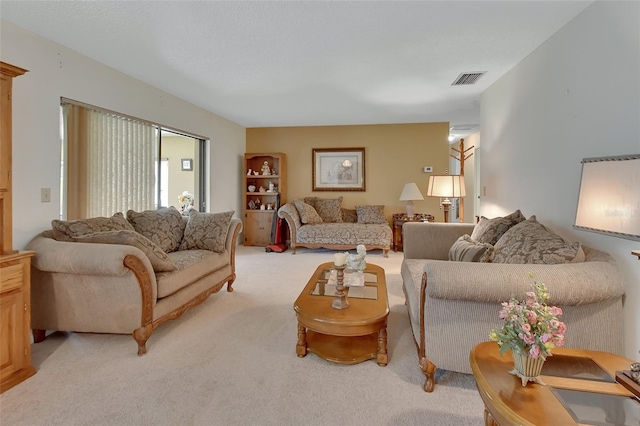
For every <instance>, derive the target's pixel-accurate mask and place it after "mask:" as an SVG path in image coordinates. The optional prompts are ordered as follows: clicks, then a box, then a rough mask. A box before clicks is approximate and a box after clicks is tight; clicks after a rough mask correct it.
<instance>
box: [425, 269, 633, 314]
mask: <svg viewBox="0 0 640 426" xmlns="http://www.w3.org/2000/svg"><path fill="white" fill-rule="evenodd" d="M424 274H426V296H427V297H430V298H434V299H447V300H465V301H474V302H483V303H501V302H506V301H508V300H509V298H510V297H511V296H512V295H514V296H515V297H516V298H518V299H520V300H523V299H524V297H525V292H527V291H529V290H531V287H530V285H531V283H532V282H533V280H535V281H538V282H542V283H545V284H546V285H547V287H548V289H549V303H550V304H554V305H558V306H560V307H562V306H563V305H569V306H576V305H586V304H590V303H597V302H600V301H603V300H609V299H614V298H617V297H621V296H622V295H623V294H624V279H623V277H622V275H621V274H620V271H619V270H618V268H617V267H616V265H615V261H613V259H611V260H610V261H608V262H603V261H593V262H580V263H568V264H562V265H540V264H525V265H513V264H497V263H478V262H452V261H442V260H427V261H426V263H425V265H424ZM529 274H533V279H532V278H531V277H530V276H529ZM423 279H424V276H423ZM496 315H497V313H496Z"/></svg>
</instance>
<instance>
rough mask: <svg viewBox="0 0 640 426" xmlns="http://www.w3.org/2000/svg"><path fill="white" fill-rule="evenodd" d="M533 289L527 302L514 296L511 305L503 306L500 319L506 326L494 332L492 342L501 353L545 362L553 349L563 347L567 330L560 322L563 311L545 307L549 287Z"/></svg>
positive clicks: (534, 284)
mask: <svg viewBox="0 0 640 426" xmlns="http://www.w3.org/2000/svg"><path fill="white" fill-rule="evenodd" d="M531 277H532V278H533V276H531ZM531 286H532V287H533V290H532V291H528V292H527V293H526V294H527V297H526V299H525V301H524V302H521V301H519V300H516V298H515V297H513V296H511V299H510V300H509V301H508V302H503V303H502V309H501V310H500V314H499V317H500V319H502V320H503V321H504V322H505V324H504V325H503V326H502V328H495V329H493V330H492V331H491V333H489V338H490V339H491V340H493V341H495V342H498V346H499V347H500V353H505V352H506V351H508V350H509V349H511V350H512V351H515V352H518V353H521V354H524V355H529V356H530V357H532V358H540V357H542V359H546V357H548V356H551V349H553V348H555V347H560V346H562V345H564V335H565V332H566V331H567V326H566V325H565V324H564V323H563V322H562V321H560V320H558V317H560V316H562V309H560V308H558V307H557V306H547V305H546V301H547V300H548V299H549V291H548V290H547V286H545V285H544V284H543V283H538V282H536V281H534V282H533V284H532V285H531Z"/></svg>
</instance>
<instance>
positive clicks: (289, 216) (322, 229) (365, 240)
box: [278, 202, 392, 257]
mask: <svg viewBox="0 0 640 426" xmlns="http://www.w3.org/2000/svg"><path fill="white" fill-rule="evenodd" d="M338 211H339V212H340V221H339V222H337V221H331V222H328V221H322V222H320V223H303V221H302V220H301V217H300V214H299V211H298V209H297V208H296V206H295V205H294V203H293V202H292V203H287V204H285V205H283V206H282V207H280V209H278V217H280V218H283V219H285V220H286V222H287V225H288V228H289V233H290V244H291V250H292V252H293V253H294V254H295V252H296V248H297V247H308V248H327V249H331V250H351V249H355V248H356V246H358V245H359V244H363V245H364V246H365V247H366V249H367V251H369V250H374V249H381V250H382V252H383V255H384V257H388V255H389V249H390V248H391V240H392V231H391V227H390V226H389V224H388V223H387V222H386V221H385V222H384V223H357V213H356V210H354V209H344V208H339V210H338Z"/></svg>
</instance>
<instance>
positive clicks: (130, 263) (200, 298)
mask: <svg viewBox="0 0 640 426" xmlns="http://www.w3.org/2000/svg"><path fill="white" fill-rule="evenodd" d="M240 229H241V227H240V226H238V227H236V229H235V231H234V233H233V236H232V240H231V241H233V242H235V241H237V239H238V234H239V233H240ZM230 250H231V253H230V255H231V274H230V275H229V276H227V277H226V278H225V279H224V280H222V281H221V282H220V283H218V284H216V285H215V286H213V287H211V288H208V289H207V290H205V291H203V292H202V293H200V294H199V295H197V296H196V297H194V298H193V299H191V300H190V301H188V302H187V303H185V304H184V305H182V306H179V307H178V308H176V309H174V310H173V311H171V312H169V313H167V314H166V315H163V316H162V317H160V318H158V319H157V320H155V321H153V292H152V286H151V278H150V277H149V274H148V272H147V269H146V268H145V266H144V264H143V263H142V260H140V259H139V258H137V257H136V256H131V255H129V256H126V257H125V258H124V266H126V267H127V268H129V269H130V270H131V272H133V274H134V275H135V276H136V279H137V280H138V284H139V285H140V293H141V295H142V318H141V323H140V324H141V326H140V328H137V329H135V330H133V333H132V334H133V338H134V339H135V341H136V342H137V343H138V355H139V356H142V355H144V354H145V353H147V347H146V344H147V340H149V337H151V334H152V333H153V330H155V329H156V328H157V327H158V326H159V325H160V324H162V323H164V322H165V321H168V320H172V319H176V318H179V317H180V316H182V314H184V313H185V312H186V311H188V310H189V309H191V308H193V307H194V306H197V305H199V304H200V303H202V302H204V301H205V300H206V299H207V298H208V297H209V296H211V295H212V294H213V293H217V292H218V291H220V289H221V288H222V287H223V286H224V285H225V284H227V291H228V292H232V291H233V288H232V287H231V285H232V284H233V282H234V281H235V280H236V263H235V255H236V245H235V243H232V244H231V249H230Z"/></svg>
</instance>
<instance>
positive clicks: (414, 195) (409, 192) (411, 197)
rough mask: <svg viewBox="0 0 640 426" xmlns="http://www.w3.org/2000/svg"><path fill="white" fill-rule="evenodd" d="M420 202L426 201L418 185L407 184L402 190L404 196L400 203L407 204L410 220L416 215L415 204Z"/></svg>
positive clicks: (401, 197)
mask: <svg viewBox="0 0 640 426" xmlns="http://www.w3.org/2000/svg"><path fill="white" fill-rule="evenodd" d="M418 200H424V197H423V196H422V194H421V193H420V189H418V185H416V184H415V183H413V182H411V183H407V184H405V185H404V189H402V194H400V201H406V202H407V217H408V218H409V219H411V218H413V215H414V214H415V213H416V207H415V205H414V204H413V202H414V201H418Z"/></svg>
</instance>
